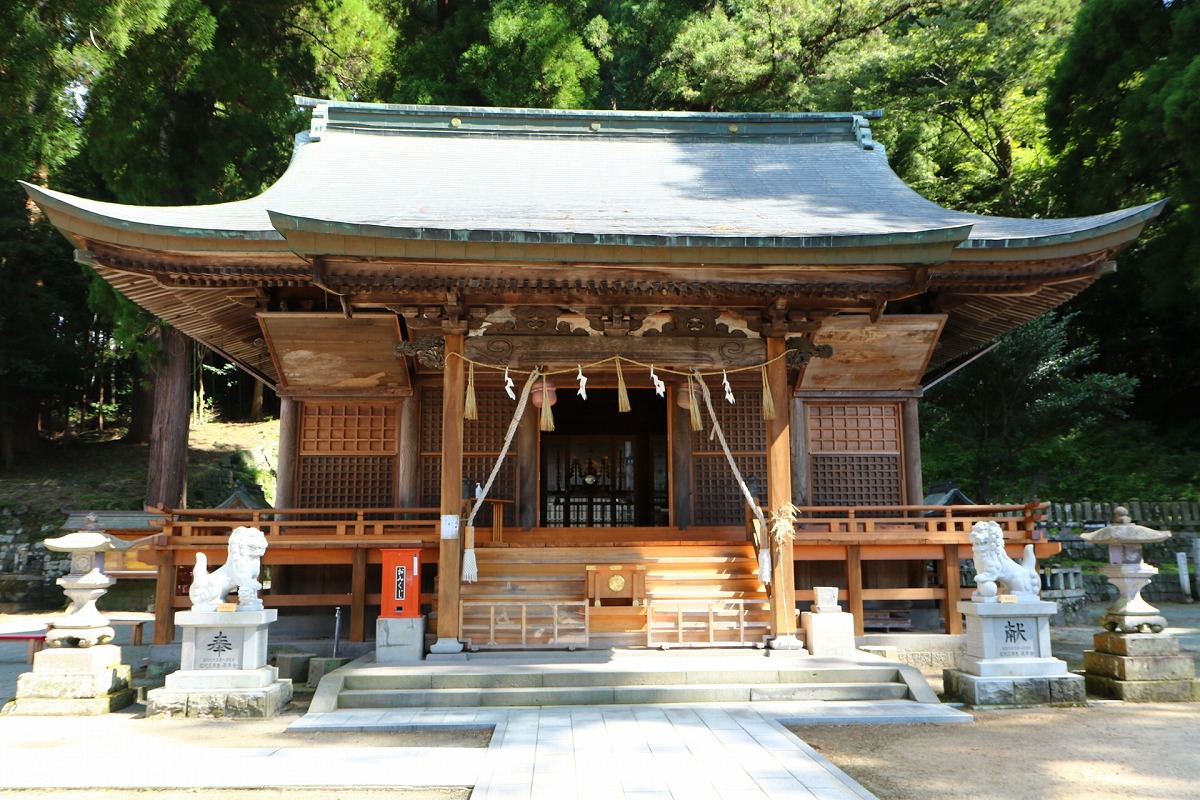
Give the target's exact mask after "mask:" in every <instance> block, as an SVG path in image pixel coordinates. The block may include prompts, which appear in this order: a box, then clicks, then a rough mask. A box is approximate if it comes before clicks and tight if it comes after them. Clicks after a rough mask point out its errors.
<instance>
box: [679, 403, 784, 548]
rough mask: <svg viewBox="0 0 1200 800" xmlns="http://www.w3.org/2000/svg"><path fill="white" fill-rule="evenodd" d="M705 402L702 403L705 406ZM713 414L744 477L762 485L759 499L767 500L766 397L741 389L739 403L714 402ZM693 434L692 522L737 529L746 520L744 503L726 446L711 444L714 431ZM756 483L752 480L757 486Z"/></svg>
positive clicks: (759, 487) (750, 481) (706, 429)
mask: <svg viewBox="0 0 1200 800" xmlns="http://www.w3.org/2000/svg"><path fill="white" fill-rule="evenodd" d="M701 402H702V401H701ZM713 411H714V412H715V413H716V415H717V420H718V421H719V422H720V423H721V430H722V431H723V432H724V433H725V440H726V441H727V442H728V443H729V449H730V451H731V452H732V453H733V457H734V459H735V460H736V461H737V464H738V469H739V470H740V471H741V473H742V477H743V478H745V479H746V480H747V482H748V483H751V484H753V483H757V484H758V496H759V498H760V499H761V498H764V497H766V496H767V432H766V425H765V423H764V422H763V418H762V391H761V390H756V389H740V390H738V392H737V402H736V403H734V404H730V403H727V402H725V400H724V399H723V398H720V397H714V398H713ZM703 416H704V417H705V425H704V430H703V431H701V432H693V433H692V520H693V522H694V524H696V525H738V524H741V523H742V522H743V521H744V520H745V516H746V512H745V499H744V498H743V496H742V492H741V489H739V488H738V485H737V481H736V480H735V479H734V477H733V472H732V471H731V470H730V468H729V462H728V460H727V459H726V458H725V453H724V451H722V450H721V444H720V442H718V441H717V440H716V439H715V438H714V439H712V440H710V439H709V438H708V431H709V429H710V428H711V427H712V426H711V424H709V422H708V420H707V416H708V414H707V409H705V413H704V415H703ZM752 479H753V480H752Z"/></svg>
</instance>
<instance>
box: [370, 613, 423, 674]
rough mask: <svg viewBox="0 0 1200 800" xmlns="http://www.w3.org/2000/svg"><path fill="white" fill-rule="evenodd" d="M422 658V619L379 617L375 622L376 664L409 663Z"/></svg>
mask: <svg viewBox="0 0 1200 800" xmlns="http://www.w3.org/2000/svg"><path fill="white" fill-rule="evenodd" d="M424 656H425V618H424V617H389V618H384V617H380V618H379V619H378V620H376V621H375V662H376V663H378V664H396V663H411V662H413V661H420V660H421V659H422V658H424Z"/></svg>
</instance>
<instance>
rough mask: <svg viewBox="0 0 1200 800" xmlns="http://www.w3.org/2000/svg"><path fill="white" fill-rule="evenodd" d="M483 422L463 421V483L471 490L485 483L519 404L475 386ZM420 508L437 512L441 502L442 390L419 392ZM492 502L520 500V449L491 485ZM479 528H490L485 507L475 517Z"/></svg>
mask: <svg viewBox="0 0 1200 800" xmlns="http://www.w3.org/2000/svg"><path fill="white" fill-rule="evenodd" d="M475 401H476V406H477V407H478V410H479V418H478V419H475V420H464V421H463V480H465V481H468V482H469V483H470V485H471V486H474V485H475V483H477V482H478V483H483V482H485V481H486V480H487V477H488V475H489V474H490V473H491V471H492V467H493V466H494V465H495V463H496V457H497V456H499V455H500V448H501V447H502V446H503V445H504V436H505V434H506V433H507V432H508V426H509V423H511V422H512V415H513V411H514V410H515V409H516V404H515V403H514V402H513V401H512V400H510V399H509V397H508V395H507V394H505V392H504V390H503V389H501V388H498V387H496V388H492V387H477V388H476V390H475ZM420 459H421V505H422V506H429V507H437V506H439V505H441V497H442V494H441V492H442V387H440V386H427V387H425V388H424V389H423V390H422V391H421V453H420ZM488 496H489V497H497V498H503V499H507V500H514V499H516V497H517V461H516V450H515V449H510V450H509V453H508V456H507V457H506V458H505V464H504V466H503V467H501V468H500V472H499V474H498V475H497V476H496V480H495V482H494V483H493V484H492V488H491V491H489V492H488ZM505 510H506V515H505V520H504V521H505V524H506V525H515V524H516V505H515V504H511V505H508V506H506V507H505ZM475 524H476V525H477V526H486V525H490V524H491V507H490V506H485V507H484V508H483V509H481V510H480V512H479V516H477V517H476V518H475Z"/></svg>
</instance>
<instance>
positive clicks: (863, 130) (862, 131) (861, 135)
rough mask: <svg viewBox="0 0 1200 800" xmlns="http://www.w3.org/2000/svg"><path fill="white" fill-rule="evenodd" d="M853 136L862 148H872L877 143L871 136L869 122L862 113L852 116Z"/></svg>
mask: <svg viewBox="0 0 1200 800" xmlns="http://www.w3.org/2000/svg"><path fill="white" fill-rule="evenodd" d="M852 119H853V122H852V124H853V126H854V138H855V139H857V140H858V145H859V147H861V148H862V149H863V150H874V149H875V148H876V147H877V146H878V143H877V142H876V141H875V140H874V139H872V138H871V123H870V122H869V121H867V118H866V117H865V116H863V115H862V114H855V115H854V116H853V118H852Z"/></svg>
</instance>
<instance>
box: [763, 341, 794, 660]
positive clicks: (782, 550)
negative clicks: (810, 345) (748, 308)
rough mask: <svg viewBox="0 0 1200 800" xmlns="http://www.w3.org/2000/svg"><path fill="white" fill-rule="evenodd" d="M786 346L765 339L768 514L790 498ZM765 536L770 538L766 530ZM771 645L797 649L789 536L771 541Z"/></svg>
mask: <svg viewBox="0 0 1200 800" xmlns="http://www.w3.org/2000/svg"><path fill="white" fill-rule="evenodd" d="M786 350H787V345H786V344H785V343H784V340H783V339H781V338H778V337H770V338H768V339H767V358H768V359H775V360H774V361H772V362H771V365H770V366H769V367H767V388H768V390H769V391H770V392H771V397H772V399H773V400H774V401H775V419H769V420H766V428H767V508H766V511H767V513H768V514H771V513H774V512H776V511H778V510H779V509H780V508H782V507H783V506H785V505H786V504H788V503H790V502H792V434H791V425H790V422H791V416H792V414H791V411H792V402H791V401H792V392H791V387H789V386H788V379H787V362H786V360H785V359H783V358H778V356H782V355H783V353H784V352H785V351H786ZM768 538H769V539H773V537H771V535H770V533H768ZM771 632H772V633H773V634H774V638H773V639H772V640H771V643H770V644H771V647H773V648H777V649H781V648H782V649H799V647H800V645H799V643H798V642H797V641H796V575H795V566H794V564H793V558H792V540H791V539H790V538H788V539H785V540H784V541H781V542H778V543H776V542H774V541H772V543H771Z"/></svg>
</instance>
